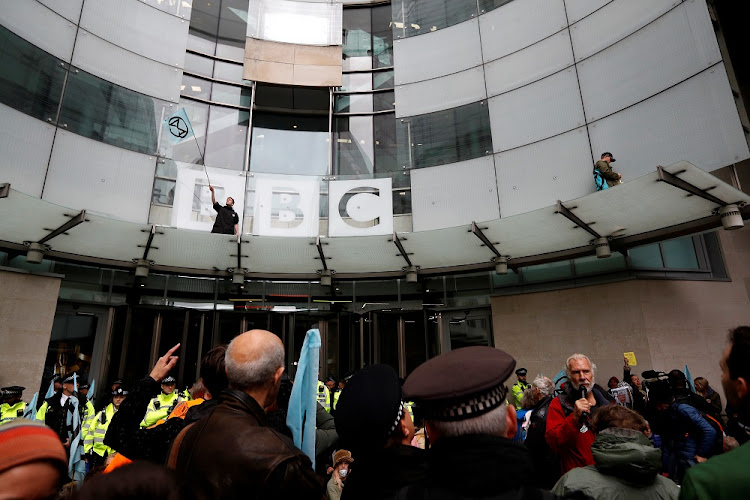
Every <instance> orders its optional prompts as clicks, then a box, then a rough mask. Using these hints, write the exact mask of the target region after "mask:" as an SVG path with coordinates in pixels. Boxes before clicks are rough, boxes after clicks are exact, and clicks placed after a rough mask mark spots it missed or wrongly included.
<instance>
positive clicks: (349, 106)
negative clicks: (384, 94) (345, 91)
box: [334, 94, 372, 113]
mask: <svg viewBox="0 0 750 500" xmlns="http://www.w3.org/2000/svg"><path fill="white" fill-rule="evenodd" d="M334 112H335V113H372V94H349V95H338V96H336V108H335V109H334Z"/></svg>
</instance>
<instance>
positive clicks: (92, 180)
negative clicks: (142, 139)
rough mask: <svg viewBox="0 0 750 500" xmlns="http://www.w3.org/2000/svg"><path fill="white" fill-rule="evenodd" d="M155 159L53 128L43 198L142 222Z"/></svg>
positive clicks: (146, 207) (145, 212) (152, 181)
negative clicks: (55, 134) (53, 132)
mask: <svg viewBox="0 0 750 500" xmlns="http://www.w3.org/2000/svg"><path fill="white" fill-rule="evenodd" d="M155 165H156V157H154V156H149V155H144V154H140V153H134V152H132V151H127V150H125V149H121V148H118V147H115V146H109V145H107V144H103V143H101V142H98V141H94V140H91V139H86V138H83V137H81V136H78V135H76V134H73V133H71V132H67V131H64V130H58V132H57V137H56V138H55V144H54V147H53V149H52V157H51V158H50V164H49V172H48V174H47V182H46V184H45V186H44V196H43V197H42V198H43V199H44V200H47V201H50V202H52V203H57V204H60V205H64V206H67V207H71V208H75V209H84V208H85V209H87V210H90V211H92V212H97V213H100V214H103V215H106V216H108V217H112V218H114V219H120V220H126V221H130V222H146V220H147V219H148V208H149V202H150V200H151V189H152V187H153V184H154V168H155Z"/></svg>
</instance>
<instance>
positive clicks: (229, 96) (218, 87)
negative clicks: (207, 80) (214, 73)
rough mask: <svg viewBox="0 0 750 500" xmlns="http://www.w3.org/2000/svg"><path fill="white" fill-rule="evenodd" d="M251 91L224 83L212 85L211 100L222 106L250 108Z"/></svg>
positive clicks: (247, 88)
mask: <svg viewBox="0 0 750 500" xmlns="http://www.w3.org/2000/svg"><path fill="white" fill-rule="evenodd" d="M251 94H252V91H251V89H250V88H249V87H237V86H235V85H227V84H224V83H214V87H213V91H212V92H211V100H212V101H214V102H220V103H223V104H234V105H236V106H246V107H250V99H251V97H252V96H251Z"/></svg>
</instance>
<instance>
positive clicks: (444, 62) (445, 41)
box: [393, 19, 482, 85]
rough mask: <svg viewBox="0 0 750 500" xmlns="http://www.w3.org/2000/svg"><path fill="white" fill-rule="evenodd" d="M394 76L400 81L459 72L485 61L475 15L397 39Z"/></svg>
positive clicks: (404, 82)
mask: <svg viewBox="0 0 750 500" xmlns="http://www.w3.org/2000/svg"><path fill="white" fill-rule="evenodd" d="M393 58H394V76H395V79H396V80H395V81H396V84H397V85H404V84H406V83H414V82H420V81H422V80H429V79H430V78H437V77H439V76H445V75H450V74H451V73H458V72H459V71H463V70H466V69H469V68H474V67H476V66H479V65H481V64H482V47H481V44H480V41H479V25H478V21H477V20H476V19H472V20H471V21H466V22H463V23H460V24H456V25H455V26H450V27H448V28H445V29H441V30H437V31H435V32H433V33H427V34H426V35H419V36H413V37H409V38H406V39H401V40H395V42H394V44H393Z"/></svg>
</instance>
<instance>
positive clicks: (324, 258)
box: [315, 236, 328, 271]
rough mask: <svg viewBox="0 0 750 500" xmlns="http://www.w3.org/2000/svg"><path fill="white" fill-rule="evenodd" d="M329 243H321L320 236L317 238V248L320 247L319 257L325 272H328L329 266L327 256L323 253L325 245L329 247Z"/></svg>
mask: <svg viewBox="0 0 750 500" xmlns="http://www.w3.org/2000/svg"><path fill="white" fill-rule="evenodd" d="M327 244H328V243H323V242H322V241H320V236H318V237H317V238H315V246H316V247H318V255H320V262H321V263H322V264H323V270H324V271H328V265H327V264H326V256H325V254H324V253H323V245H327Z"/></svg>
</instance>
